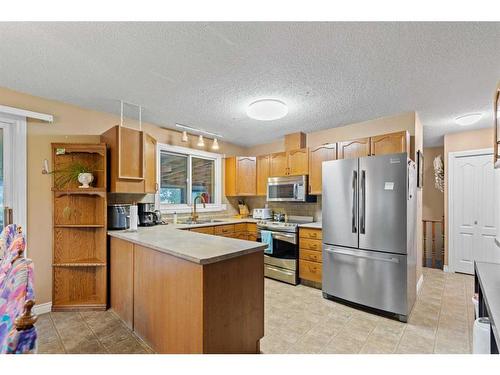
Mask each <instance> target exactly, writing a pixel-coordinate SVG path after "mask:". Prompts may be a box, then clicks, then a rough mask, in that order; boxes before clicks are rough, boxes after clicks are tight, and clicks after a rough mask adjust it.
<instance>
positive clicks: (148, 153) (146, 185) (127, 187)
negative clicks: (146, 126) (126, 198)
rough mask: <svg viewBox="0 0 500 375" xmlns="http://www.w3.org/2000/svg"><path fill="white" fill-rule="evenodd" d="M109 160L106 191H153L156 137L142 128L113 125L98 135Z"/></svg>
mask: <svg viewBox="0 0 500 375" xmlns="http://www.w3.org/2000/svg"><path fill="white" fill-rule="evenodd" d="M101 142H103V143H106V145H107V148H108V153H109V155H108V161H109V171H110V173H109V184H108V186H109V191H110V192H112V193H142V194H145V193H155V192H156V190H157V187H158V184H157V181H156V140H155V139H154V138H153V137H151V136H150V135H149V134H146V133H144V132H143V131H141V130H135V129H130V128H126V127H122V126H118V125H117V126H115V127H112V128H111V129H109V130H108V131H106V132H105V133H103V134H101Z"/></svg>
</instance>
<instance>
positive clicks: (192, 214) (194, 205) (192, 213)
mask: <svg viewBox="0 0 500 375" xmlns="http://www.w3.org/2000/svg"><path fill="white" fill-rule="evenodd" d="M198 198H200V200H201V203H202V204H203V208H205V203H206V201H205V198H203V195H201V194H200V195H197V196H196V197H195V198H194V200H193V209H192V211H191V222H192V223H195V222H196V220H198V215H196V201H197V199H198Z"/></svg>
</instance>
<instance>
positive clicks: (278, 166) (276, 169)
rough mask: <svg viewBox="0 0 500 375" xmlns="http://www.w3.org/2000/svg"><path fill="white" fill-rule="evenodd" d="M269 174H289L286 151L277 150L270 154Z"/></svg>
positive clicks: (273, 175) (275, 175)
mask: <svg viewBox="0 0 500 375" xmlns="http://www.w3.org/2000/svg"><path fill="white" fill-rule="evenodd" d="M269 175H270V176H272V177H278V176H288V155H287V153H286V152H276V153H274V154H271V155H270V160H269Z"/></svg>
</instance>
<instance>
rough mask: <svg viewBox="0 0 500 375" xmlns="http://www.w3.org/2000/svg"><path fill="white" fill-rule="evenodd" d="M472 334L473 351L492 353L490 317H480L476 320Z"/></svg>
mask: <svg viewBox="0 0 500 375" xmlns="http://www.w3.org/2000/svg"><path fill="white" fill-rule="evenodd" d="M472 336H473V337H472V343H473V345H472V347H473V348H472V352H473V353H474V354H490V320H489V319H488V318H479V319H476V320H475V321H474V330H473V333H472Z"/></svg>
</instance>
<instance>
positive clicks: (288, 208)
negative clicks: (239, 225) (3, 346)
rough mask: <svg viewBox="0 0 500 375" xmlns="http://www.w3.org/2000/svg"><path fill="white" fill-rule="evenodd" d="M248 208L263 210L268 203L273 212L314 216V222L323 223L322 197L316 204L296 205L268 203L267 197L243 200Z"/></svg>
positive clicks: (319, 197) (291, 203)
mask: <svg viewBox="0 0 500 375" xmlns="http://www.w3.org/2000/svg"><path fill="white" fill-rule="evenodd" d="M243 200H244V201H245V203H246V204H247V205H248V208H249V209H250V211H251V210H253V209H254V208H263V207H265V205H266V203H267V204H268V207H269V208H270V209H272V210H273V211H277V212H284V213H286V214H287V215H292V216H312V217H313V218H314V221H321V196H318V201H317V202H315V203H295V202H267V201H266V197H263V196H262V197H246V198H243Z"/></svg>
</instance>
